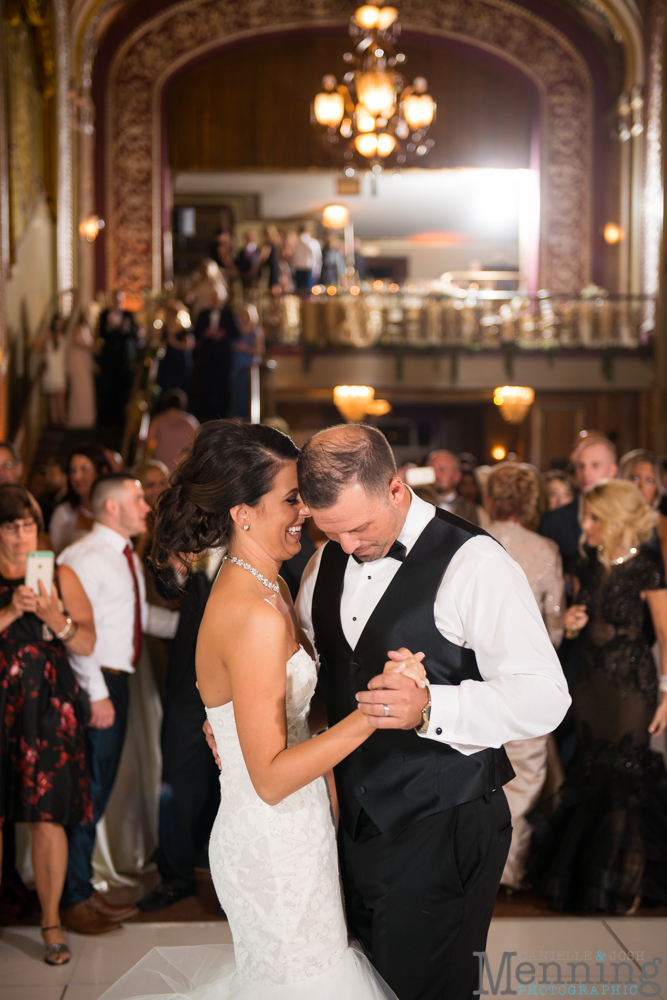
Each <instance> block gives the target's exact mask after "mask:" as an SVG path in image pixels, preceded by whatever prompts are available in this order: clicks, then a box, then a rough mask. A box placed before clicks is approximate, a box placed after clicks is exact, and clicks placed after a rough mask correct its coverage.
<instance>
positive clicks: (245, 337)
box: [230, 305, 264, 421]
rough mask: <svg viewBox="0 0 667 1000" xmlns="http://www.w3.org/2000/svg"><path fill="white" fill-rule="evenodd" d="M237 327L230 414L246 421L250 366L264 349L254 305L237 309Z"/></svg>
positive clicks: (233, 346)
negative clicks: (237, 334)
mask: <svg viewBox="0 0 667 1000" xmlns="http://www.w3.org/2000/svg"><path fill="white" fill-rule="evenodd" d="M238 327H239V336H238V338H237V340H235V341H234V342H233V344H232V370H231V376H230V377H231V383H232V391H231V398H232V403H231V415H232V417H240V418H241V420H246V421H247V420H249V419H250V368H251V365H252V363H253V361H254V359H255V358H259V357H261V354H262V351H263V349H264V337H263V335H262V329H261V327H260V325H259V315H258V313H257V309H256V308H255V306H253V305H248V306H245V307H244V308H243V309H241V310H240V311H239V314H238Z"/></svg>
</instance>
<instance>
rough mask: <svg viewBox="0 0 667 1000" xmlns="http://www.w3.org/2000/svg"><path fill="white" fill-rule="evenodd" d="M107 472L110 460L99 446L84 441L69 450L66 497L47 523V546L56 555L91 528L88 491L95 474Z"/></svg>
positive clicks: (91, 514)
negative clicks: (49, 545) (49, 543)
mask: <svg viewBox="0 0 667 1000" xmlns="http://www.w3.org/2000/svg"><path fill="white" fill-rule="evenodd" d="M107 472H111V462H110V460H109V456H108V454H107V452H106V450H105V449H104V448H103V447H102V445H100V444H96V442H94V441H88V442H85V443H83V444H79V445H77V446H76V448H74V449H73V450H72V451H71V452H70V454H69V456H68V459H67V482H68V490H67V496H66V497H65V499H64V500H63V501H62V502H61V503H59V504H58V506H57V507H56V509H55V510H54V512H53V514H52V515H51V521H50V523H49V534H50V536H51V548H52V549H53V551H54V552H55V554H56V555H58V554H59V553H60V552H62V550H63V549H64V548H66V547H67V546H68V545H71V544H72V542H75V541H76V540H77V539H78V538H83V536H84V535H86V534H88V532H89V531H90V529H91V528H92V526H93V512H92V510H91V507H90V490H91V487H92V485H93V483H94V482H95V480H96V479H97V477H98V476H101V475H103V474H104V473H107Z"/></svg>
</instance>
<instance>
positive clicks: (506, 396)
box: [493, 385, 535, 457]
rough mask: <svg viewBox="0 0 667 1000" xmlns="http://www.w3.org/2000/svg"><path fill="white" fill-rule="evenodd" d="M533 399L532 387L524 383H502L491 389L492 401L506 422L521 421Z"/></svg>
mask: <svg viewBox="0 0 667 1000" xmlns="http://www.w3.org/2000/svg"><path fill="white" fill-rule="evenodd" d="M534 399H535V391H534V389H530V388H528V386H525V385H502V386H499V387H498V388H497V389H494V390H493V402H494V403H495V404H496V406H498V407H499V408H500V415H501V417H502V418H503V420H505V421H507V423H508V424H520V423H522V421H523V420H524V419H525V417H526V414H527V413H528V410H529V409H530V407H531V406H532V403H533V400H534ZM503 457H504V456H503Z"/></svg>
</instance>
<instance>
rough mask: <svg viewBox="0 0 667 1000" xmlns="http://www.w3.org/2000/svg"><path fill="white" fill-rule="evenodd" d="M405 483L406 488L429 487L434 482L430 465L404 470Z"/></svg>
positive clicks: (433, 471)
mask: <svg viewBox="0 0 667 1000" xmlns="http://www.w3.org/2000/svg"><path fill="white" fill-rule="evenodd" d="M405 481H406V483H407V484H408V486H430V485H431V483H434V482H435V469H432V468H431V466H430V465H423V466H422V467H421V468H412V469H406V472H405Z"/></svg>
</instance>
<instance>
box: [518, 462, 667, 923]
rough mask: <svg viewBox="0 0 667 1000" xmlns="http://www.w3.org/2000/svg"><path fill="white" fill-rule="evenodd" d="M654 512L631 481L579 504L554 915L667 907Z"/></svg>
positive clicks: (666, 682) (665, 651)
mask: <svg viewBox="0 0 667 1000" xmlns="http://www.w3.org/2000/svg"><path fill="white" fill-rule="evenodd" d="M656 519H657V514H656V512H655V511H654V510H652V509H651V508H650V507H648V506H647V505H646V504H645V503H644V500H643V497H642V496H641V494H640V492H639V491H638V490H637V488H636V487H635V486H633V485H632V484H630V483H628V482H623V481H620V480H609V481H607V482H603V483H600V484H598V485H597V486H594V487H593V488H592V489H591V490H588V492H587V494H586V496H585V497H584V500H583V510H582V527H583V530H584V533H585V536H586V543H587V549H586V554H585V555H580V558H579V562H578V564H577V566H576V574H575V598H574V603H573V605H572V607H570V608H568V610H567V611H566V612H565V614H564V616H563V622H564V625H565V634H566V635H568V636H569V637H573V636H574V635H578V634H579V633H580V635H579V641H578V645H577V659H576V670H575V676H574V679H573V682H572V685H571V690H572V699H573V705H574V714H575V719H576V728H577V744H576V753H575V757H574V760H573V762H572V764H571V766H570V769H569V771H568V774H567V778H566V780H565V783H564V784H563V785H562V786H561V789H560V806H559V807H558V810H557V812H556V814H555V815H554V817H553V820H552V822H551V823H550V824H549V826H548V829H547V832H546V834H544V833H543V834H542V838H541V843H540V846H539V848H538V850H537V853H536V857H535V862H534V873H533V874H534V878H533V884H534V888H536V889H537V890H538V891H540V892H543V893H544V894H545V895H546V896H547V899H548V901H549V905H550V906H551V908H552V909H554V910H565V909H567V910H586V911H592V912H595V911H603V912H609V913H620V914H623V913H632V912H634V911H635V910H636V908H637V907H638V906H639V904H640V902H641V901H642V900H646V901H652V902H653V903H654V904H655V903H658V904H661V905H665V903H667V841H666V840H665V838H664V835H663V833H662V831H664V830H665V829H667V773H665V767H664V764H663V760H662V757H661V755H660V754H657V753H655V752H653V751H652V750H651V749H650V745H649V743H650V739H651V736H652V735H659V734H661V733H662V732H664V730H665V727H666V726H667V590H666V589H665V577H664V572H663V568H662V565H661V562H660V558H659V556H658V554H657V553H656V552H655V550H654V549H652V548H651V547H649V546H647V544H646V542H647V541H648V539H649V537H650V535H651V531H652V530H653V527H654V525H655V522H656ZM647 611H648V615H650V619H651V621H652V624H653V628H654V629H655V633H656V634H657V636H658V639H659V642H660V666H661V670H660V680H659V681H658V677H657V676H656V669H655V662H654V660H653V656H652V653H651V643H652V638H649V637H648V635H647V630H646V619H647Z"/></svg>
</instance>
